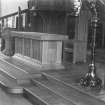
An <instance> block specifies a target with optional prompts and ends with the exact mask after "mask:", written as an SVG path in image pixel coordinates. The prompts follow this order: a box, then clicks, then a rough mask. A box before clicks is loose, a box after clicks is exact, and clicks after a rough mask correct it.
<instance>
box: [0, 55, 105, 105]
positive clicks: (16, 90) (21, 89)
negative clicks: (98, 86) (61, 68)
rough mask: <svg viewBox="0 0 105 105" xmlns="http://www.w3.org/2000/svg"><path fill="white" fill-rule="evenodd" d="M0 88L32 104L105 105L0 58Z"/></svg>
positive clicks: (17, 62)
mask: <svg viewBox="0 0 105 105" xmlns="http://www.w3.org/2000/svg"><path fill="white" fill-rule="evenodd" d="M36 74H37V75H36ZM0 86H1V87H2V88H4V90H5V91H7V92H9V93H12V94H23V95H24V97H25V98H27V99H28V100H29V101H31V102H32V103H33V105H104V104H105V102H104V101H102V100H100V99H98V98H96V97H94V96H91V95H89V94H86V93H85V92H83V91H81V90H79V89H76V88H74V87H72V86H71V85H70V84H68V83H66V82H63V81H61V80H59V79H57V78H55V77H54V76H51V75H50V74H49V73H47V72H44V71H42V72H38V71H37V70H36V68H35V67H33V66H32V65H28V64H26V63H24V62H23V61H21V60H19V59H16V58H6V57H5V56H0Z"/></svg>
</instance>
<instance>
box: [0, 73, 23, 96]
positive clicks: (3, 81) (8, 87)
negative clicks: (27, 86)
mask: <svg viewBox="0 0 105 105" xmlns="http://www.w3.org/2000/svg"><path fill="white" fill-rule="evenodd" d="M0 87H1V88H2V89H3V90H4V91H6V92H8V93H12V94H23V87H22V86H19V85H17V84H16V82H15V81H14V79H11V78H5V77H4V76H2V75H0Z"/></svg>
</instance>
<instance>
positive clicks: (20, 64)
mask: <svg viewBox="0 0 105 105" xmlns="http://www.w3.org/2000/svg"><path fill="white" fill-rule="evenodd" d="M0 58H1V59H3V60H5V62H7V63H9V64H11V65H13V66H15V67H17V68H19V69H22V70H23V71H25V72H27V73H29V74H30V75H31V77H33V78H34V77H39V76H41V72H40V71H39V70H38V69H37V67H36V66H35V65H33V64H30V63H26V62H24V61H23V60H21V59H19V58H17V57H15V56H13V57H7V56H5V55H3V54H2V53H0Z"/></svg>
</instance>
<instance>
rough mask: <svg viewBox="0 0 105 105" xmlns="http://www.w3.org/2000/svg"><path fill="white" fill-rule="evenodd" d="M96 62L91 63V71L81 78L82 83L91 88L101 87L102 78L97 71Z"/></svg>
mask: <svg viewBox="0 0 105 105" xmlns="http://www.w3.org/2000/svg"><path fill="white" fill-rule="evenodd" d="M95 69H96V68H95V66H94V64H90V65H89V72H88V73H87V74H86V75H85V77H82V78H81V79H80V85H81V86H83V87H89V88H98V89H100V88H101V84H102V80H100V79H99V78H98V77H97V75H96V73H95Z"/></svg>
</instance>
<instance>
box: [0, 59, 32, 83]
mask: <svg viewBox="0 0 105 105" xmlns="http://www.w3.org/2000/svg"><path fill="white" fill-rule="evenodd" d="M0 73H1V74H2V75H4V76H5V77H6V76H7V77H11V78H12V79H14V80H15V81H16V82H17V84H29V83H30V80H31V75H29V74H28V73H27V72H25V71H24V70H22V69H20V68H18V67H16V66H14V65H12V64H10V63H8V62H6V61H5V60H4V59H0Z"/></svg>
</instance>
